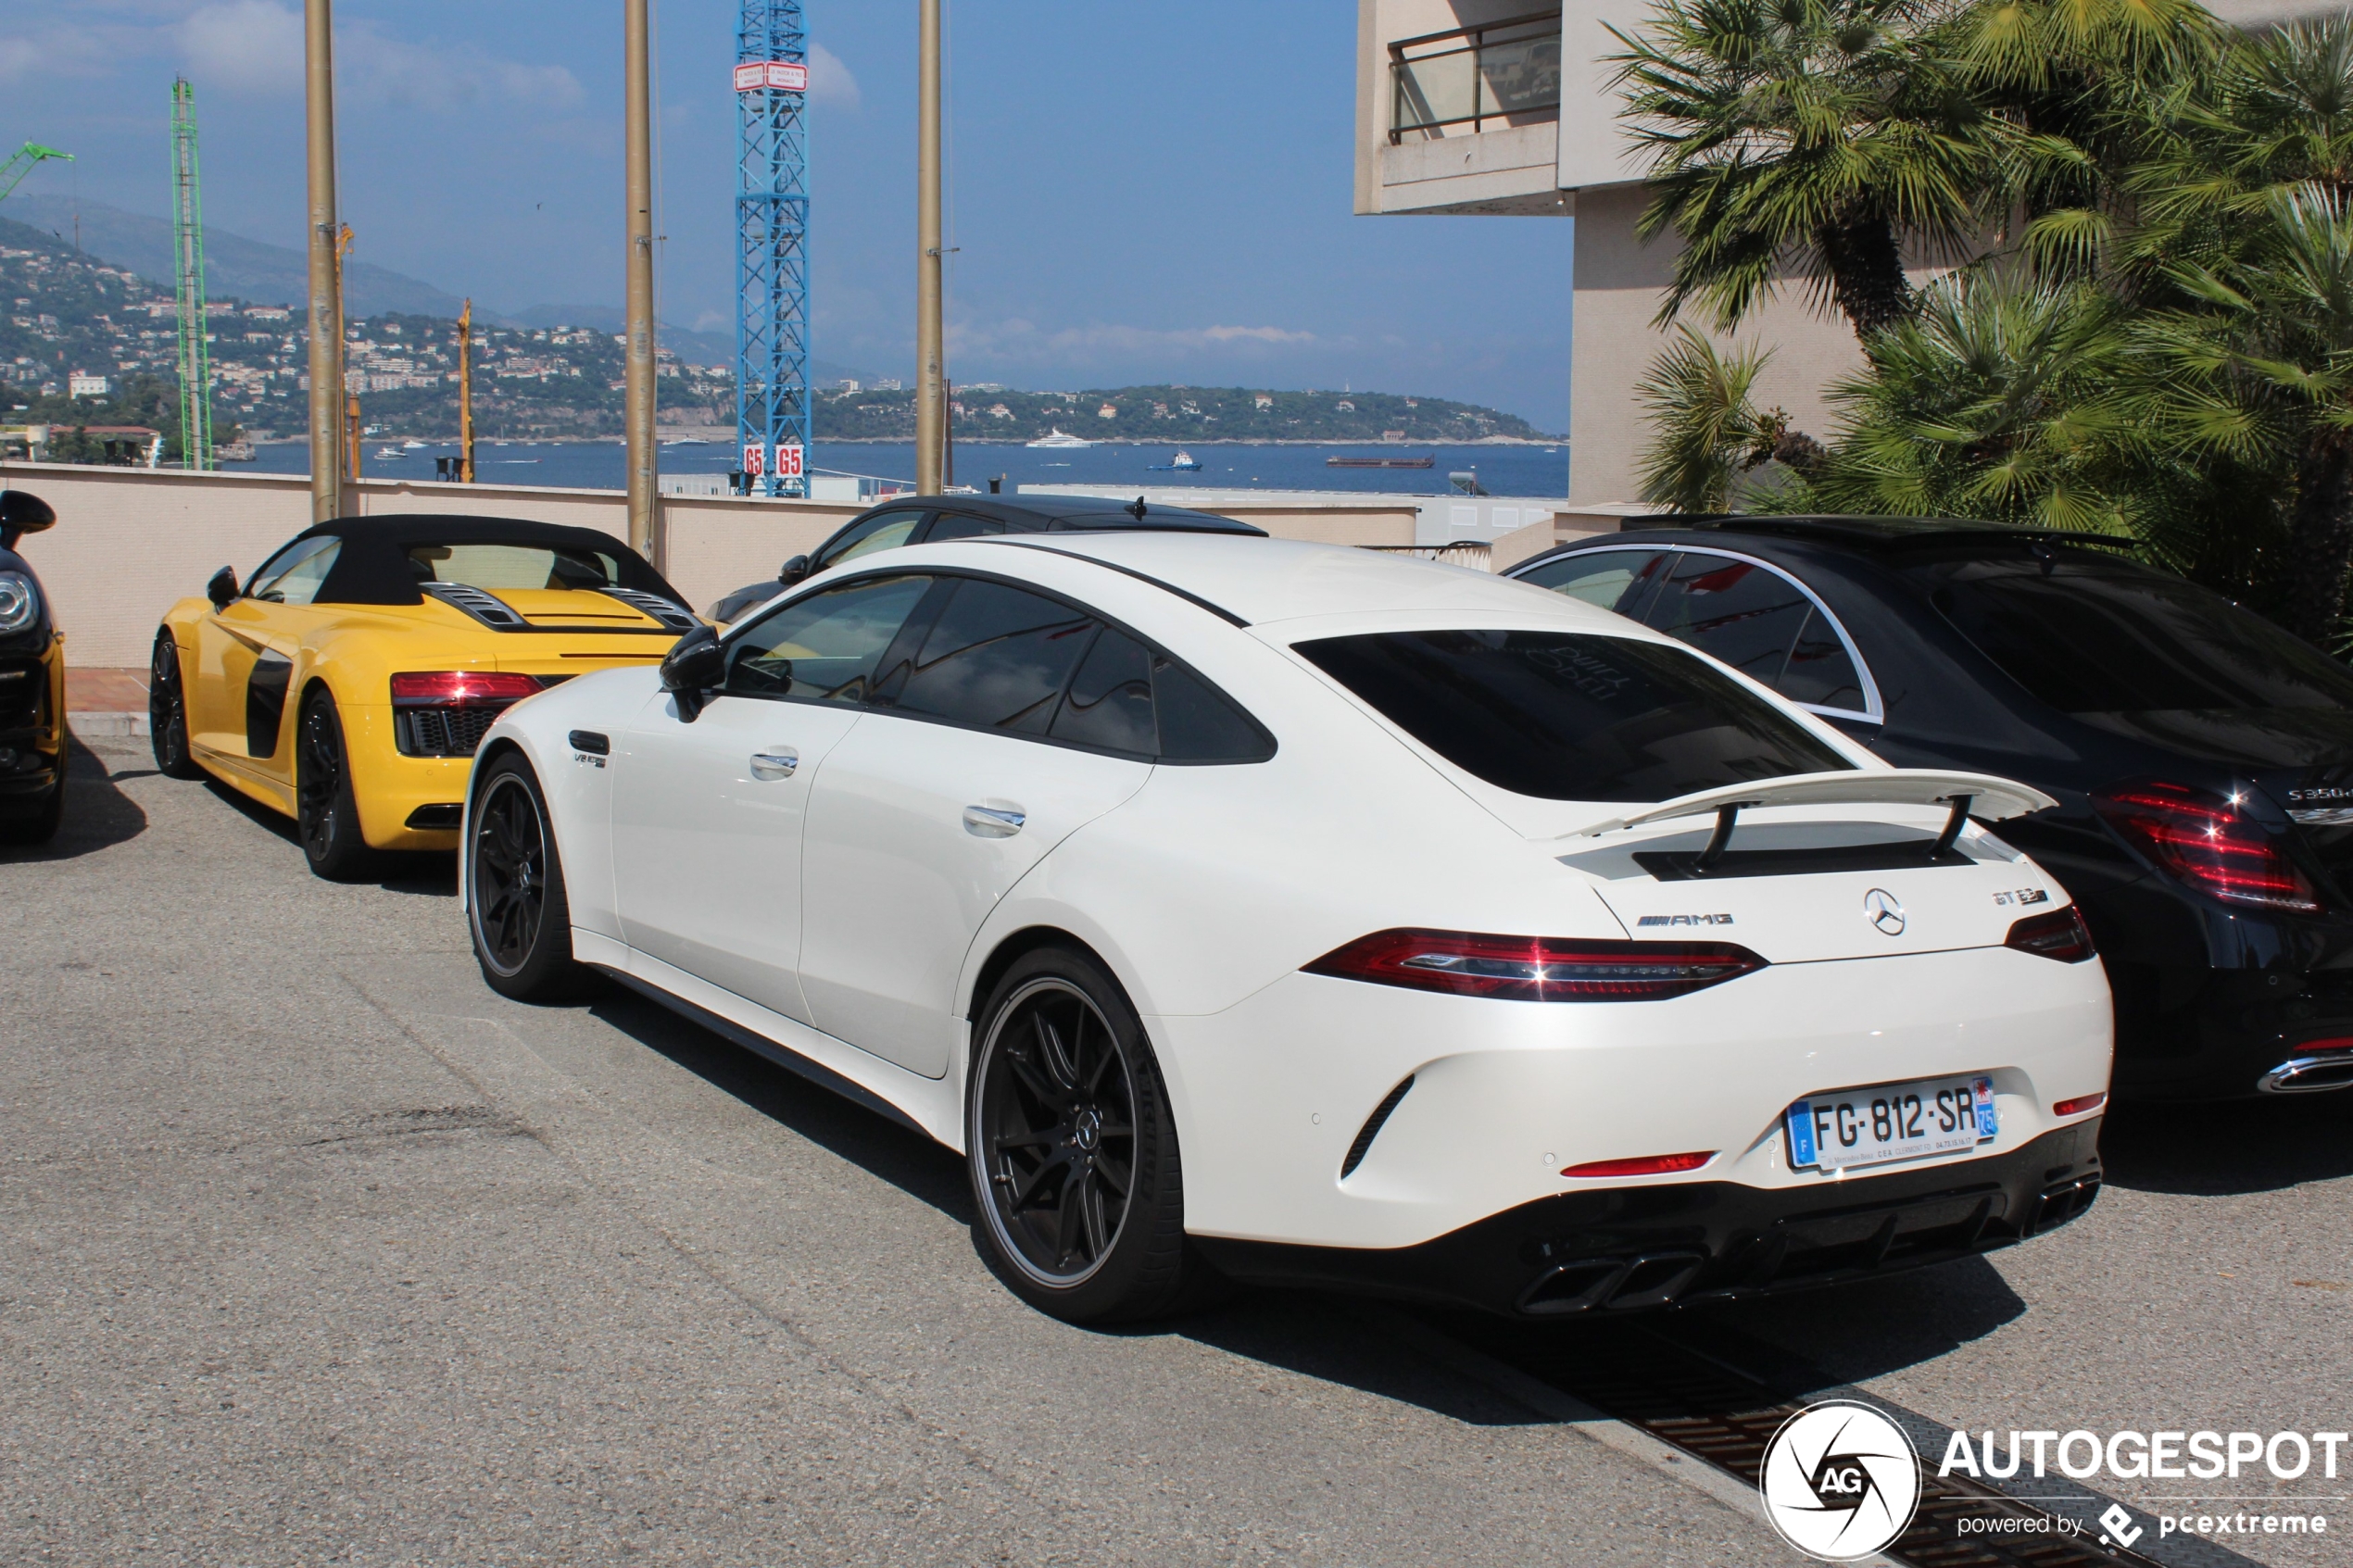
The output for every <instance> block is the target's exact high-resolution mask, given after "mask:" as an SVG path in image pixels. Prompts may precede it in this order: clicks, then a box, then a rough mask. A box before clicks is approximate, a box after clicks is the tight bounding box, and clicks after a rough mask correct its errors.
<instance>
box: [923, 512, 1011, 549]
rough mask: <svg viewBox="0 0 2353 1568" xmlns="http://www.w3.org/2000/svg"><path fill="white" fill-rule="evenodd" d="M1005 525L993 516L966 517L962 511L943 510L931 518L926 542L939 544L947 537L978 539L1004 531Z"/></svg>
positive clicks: (925, 536) (925, 537)
mask: <svg viewBox="0 0 2353 1568" xmlns="http://www.w3.org/2000/svg"><path fill="white" fill-rule="evenodd" d="M1003 532H1005V525H1004V524H1003V523H1002V522H1001V521H998V520H997V519H996V518H993V517H966V516H965V515H964V514H963V513H962V512H942V513H940V514H939V515H938V516H937V517H936V518H934V519H932V520H931V529H930V531H929V532H928V533H925V535H924V543H925V544H926V545H937V544H938V543H940V542H941V541H942V540H946V539H977V538H979V537H980V536H981V535H983V534H987V533H1003Z"/></svg>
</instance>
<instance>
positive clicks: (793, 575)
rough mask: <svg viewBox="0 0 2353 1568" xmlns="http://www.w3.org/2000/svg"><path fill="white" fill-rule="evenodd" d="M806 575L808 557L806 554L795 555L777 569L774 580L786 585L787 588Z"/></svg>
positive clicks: (807, 571) (807, 573) (807, 572)
mask: <svg viewBox="0 0 2353 1568" xmlns="http://www.w3.org/2000/svg"><path fill="white" fill-rule="evenodd" d="M808 575H809V558H808V557H807V556H795V557H793V558H792V559H790V560H788V561H786V562H785V564H784V565H783V566H782V567H780V568H778V569H777V571H776V581H777V582H779V583H783V584H784V585H785V586H786V587H787V588H789V587H791V586H792V585H793V584H794V583H798V582H799V581H800V580H801V579H802V578H804V577H806V576H808Z"/></svg>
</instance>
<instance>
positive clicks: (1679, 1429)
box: [1452, 1323, 2164, 1568]
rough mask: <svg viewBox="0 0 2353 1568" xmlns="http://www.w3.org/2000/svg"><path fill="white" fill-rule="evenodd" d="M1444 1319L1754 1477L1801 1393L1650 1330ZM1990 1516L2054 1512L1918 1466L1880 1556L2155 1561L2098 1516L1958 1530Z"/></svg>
mask: <svg viewBox="0 0 2353 1568" xmlns="http://www.w3.org/2000/svg"><path fill="white" fill-rule="evenodd" d="M1452 1326H1453V1332H1454V1333H1455V1334H1456V1335H1457V1336H1462V1337H1466V1338H1468V1339H1469V1340H1470V1341H1471V1342H1472V1343H1473V1344H1475V1345H1477V1346H1478V1348H1479V1349H1481V1350H1483V1351H1485V1352H1486V1353H1487V1354H1489V1355H1491V1356H1493V1357H1495V1358H1496V1359H1498V1360H1500V1361H1506V1362H1508V1363H1510V1364H1511V1365H1513V1366H1515V1367H1516V1368H1518V1369H1519V1370H1520V1371H1521V1372H1524V1373H1526V1374H1529V1375H1530V1376H1532V1377H1535V1378H1538V1379H1541V1381H1543V1382H1545V1383H1549V1384H1551V1385H1552V1386H1554V1387H1555V1388H1558V1389H1561V1390H1562V1391H1564V1392H1566V1393H1568V1394H1572V1395H1575V1396H1576V1397H1577V1398H1579V1399H1583V1400H1584V1401H1585V1402H1586V1403H1588V1404H1590V1405H1592V1406H1594V1407H1595V1408H1597V1409H1599V1410H1602V1411H1606V1412H1608V1413H1609V1414H1611V1415H1614V1416H1616V1417H1617V1419H1619V1420H1620V1421H1623V1422H1626V1423H1627V1424H1629V1425H1632V1426H1637V1427H1640V1428H1641V1429H1642V1430H1643V1431H1645V1432H1648V1433H1649V1434H1651V1436H1655V1437H1656V1438H1658V1439H1659V1440H1660V1441H1662V1442H1665V1443H1668V1444H1671V1445H1673V1446H1674V1447H1676V1448H1678V1449H1682V1450H1683V1451H1684V1452H1685V1453H1688V1454H1691V1455H1692V1456H1693V1457H1695V1458H1698V1459H1703V1460H1705V1461H1707V1462H1708V1463H1710V1464H1712V1465H1714V1466H1716V1467H1717V1468H1718V1469H1719V1470H1722V1471H1724V1472H1726V1473H1727V1474H1730V1475H1732V1476H1735V1477H1737V1478H1738V1479H1739V1480H1742V1481H1743V1482H1746V1483H1747V1484H1748V1485H1750V1486H1755V1485H1756V1482H1757V1478H1758V1476H1759V1475H1760V1474H1762V1472H1763V1469H1764V1464H1765V1446H1766V1444H1767V1443H1768V1442H1770V1441H1771V1440H1772V1436H1773V1434H1774V1433H1775V1432H1778V1431H1779V1430H1780V1427H1781V1424H1782V1423H1783V1422H1785V1421H1787V1420H1788V1419H1789V1418H1790V1417H1792V1416H1793V1415H1795V1414H1796V1413H1797V1412H1798V1411H1800V1410H1802V1409H1804V1408H1805V1403H1806V1402H1805V1401H1800V1402H1792V1401H1790V1400H1786V1399H1781V1398H1780V1396H1778V1395H1777V1394H1775V1393H1774V1392H1773V1391H1772V1390H1770V1389H1768V1388H1767V1387H1765V1386H1763V1385H1762V1384H1759V1383H1755V1382H1754V1381H1752V1380H1750V1379H1749V1378H1746V1377H1743V1376H1742V1375H1741V1374H1738V1373H1735V1372H1733V1371H1731V1370H1730V1368H1728V1367H1724V1366H1722V1365H1719V1364H1718V1363H1717V1362H1715V1361H1710V1360H1708V1359H1707V1358H1705V1357H1704V1356H1700V1355H1698V1354H1695V1353H1694V1352H1692V1351H1690V1350H1687V1349H1685V1348H1682V1347H1681V1346H1679V1345H1676V1344H1675V1343H1673V1342H1672V1341H1671V1340H1669V1339H1667V1338H1666V1337H1665V1336H1662V1335H1660V1334H1658V1333H1657V1332H1655V1331H1654V1330H1650V1329H1643V1328H1639V1327H1622V1326H1617V1325H1612V1326H1611V1327H1609V1328H1607V1329H1604V1328H1603V1326H1602V1325H1598V1324H1597V1325H1593V1326H1592V1328H1591V1329H1590V1330H1588V1329H1584V1328H1582V1327H1580V1330H1579V1332H1577V1333H1575V1334H1573V1335H1542V1334H1531V1333H1529V1332H1526V1331H1524V1330H1516V1329H1514V1328H1512V1327H1510V1326H1508V1325H1482V1324H1466V1323H1454V1324H1453V1325H1452ZM1989 1514H1992V1515H2000V1516H2009V1517H2015V1518H2020V1519H2049V1518H2055V1517H2057V1515H2054V1514H2052V1513H2051V1512H2049V1511H2048V1510H2045V1509H2039V1508H2036V1507H2035V1506H2034V1505H2033V1504H2032V1503H2024V1502H2020V1501H2019V1500H2017V1499H2014V1498H2011V1497H2008V1496H2007V1495H2006V1494H2004V1493H2002V1492H2000V1491H1998V1490H1996V1489H1994V1487H1991V1486H1984V1485H1982V1484H1981V1483H1978V1482H1973V1481H1970V1480H1969V1479H1968V1478H1967V1477H1964V1476H1942V1477H1940V1476H1938V1475H1937V1474H1935V1470H1934V1466H1933V1465H1932V1464H1924V1465H1922V1466H1921V1467H1920V1503H1919V1512H1917V1513H1915V1514H1914V1515H1913V1517H1912V1524H1911V1528H1909V1529H1907V1530H1906V1531H1905V1532H1904V1534H1903V1535H1901V1536H1899V1537H1896V1539H1895V1541H1894V1544H1893V1545H1892V1546H1889V1547H1888V1548H1886V1549H1884V1551H1882V1552H1881V1555H1882V1556H1884V1557H1887V1558H1889V1559H1891V1560H1893V1561H1894V1562H1907V1563H1918V1564H1919V1565H1920V1568H2164V1565H2162V1564H2160V1563H2159V1562H2158V1561H2157V1560H2156V1559H2154V1558H2150V1557H2145V1556H2143V1555H2142V1554H2141V1553H2139V1552H2136V1551H2132V1550H2128V1549H2124V1548H2120V1547H2115V1546H2102V1545H2100V1544H2099V1537H2098V1534H2097V1527H2096V1525H2094V1526H2092V1527H2091V1529H2092V1532H2093V1533H2091V1534H2089V1535H2086V1536H2083V1537H2063V1536H2059V1535H2057V1534H2050V1535H2039V1534H2038V1535H2017V1536H2007V1537H2004V1536H1984V1535H1978V1534H1975V1533H1972V1534H1969V1535H1967V1536H1964V1535H1962V1534H1961V1531H1960V1522H1961V1521H1962V1520H1963V1519H1965V1518H1968V1519H1982V1518H1984V1517H1986V1516H1987V1515H1989Z"/></svg>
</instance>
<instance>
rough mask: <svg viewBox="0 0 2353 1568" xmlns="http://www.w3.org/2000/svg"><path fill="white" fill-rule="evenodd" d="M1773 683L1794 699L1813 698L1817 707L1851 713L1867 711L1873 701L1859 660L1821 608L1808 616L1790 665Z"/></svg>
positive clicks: (1782, 693) (1790, 655)
mask: <svg viewBox="0 0 2353 1568" xmlns="http://www.w3.org/2000/svg"><path fill="white" fill-rule="evenodd" d="M1774 688H1775V689H1776V690H1778V691H1779V692H1780V694H1781V695H1782V696H1785V697H1787V698H1789V699H1790V700H1791V701H1792V702H1810V703H1812V704H1813V705H1814V706H1815V707H1817V708H1836V709H1842V710H1843V711H1845V712H1848V713H1860V712H1863V711H1864V710H1865V709H1866V707H1867V706H1868V704H1869V698H1867V697H1865V696H1864V695H1863V678H1862V677H1861V676H1860V675H1858V674H1856V672H1855V660H1854V659H1850V658H1848V657H1847V653H1846V645H1845V644H1844V643H1842V642H1840V641H1839V640H1838V632H1837V630H1836V629H1835V628H1834V627H1832V626H1831V623H1830V621H1827V620H1826V619H1824V618H1823V615H1822V612H1821V611H1820V610H1818V609H1817V610H1814V611H1812V612H1811V613H1810V614H1808V615H1807V616H1806V625H1805V628H1804V629H1803V630H1802V631H1800V632H1799V633H1797V641H1796V643H1795V644H1794V645H1793V646H1791V648H1790V650H1789V666H1788V668H1786V669H1785V670H1783V671H1781V678H1780V680H1779V681H1776V682H1775V683H1774Z"/></svg>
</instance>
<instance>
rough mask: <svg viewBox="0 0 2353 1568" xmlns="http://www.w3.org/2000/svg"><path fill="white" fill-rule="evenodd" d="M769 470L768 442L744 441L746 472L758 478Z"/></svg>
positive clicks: (751, 476)
mask: <svg viewBox="0 0 2353 1568" xmlns="http://www.w3.org/2000/svg"><path fill="white" fill-rule="evenodd" d="M767 471H768V444H767V443H766V442H764V441H747V442H745V443H744V472H745V474H746V475H748V476H749V477H750V478H753V479H758V478H759V477H760V476H761V474H763V473H766V472H767Z"/></svg>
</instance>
